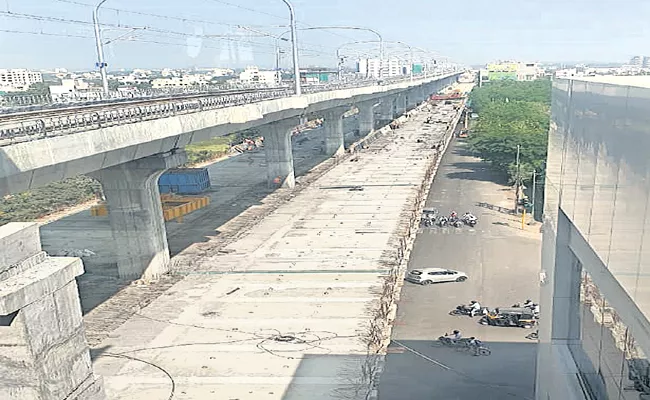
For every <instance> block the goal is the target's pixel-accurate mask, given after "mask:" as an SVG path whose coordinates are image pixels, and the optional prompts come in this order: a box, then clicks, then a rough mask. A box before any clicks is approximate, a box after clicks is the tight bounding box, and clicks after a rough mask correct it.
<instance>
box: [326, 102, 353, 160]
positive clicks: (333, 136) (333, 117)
mask: <svg viewBox="0 0 650 400" xmlns="http://www.w3.org/2000/svg"><path fill="white" fill-rule="evenodd" d="M349 110H350V107H335V108H330V109H329V110H326V111H325V112H324V113H323V116H324V118H325V125H324V126H323V127H324V128H325V150H324V151H325V154H328V155H330V154H331V155H333V156H338V155H341V154H343V152H345V132H343V114H345V113H346V112H347V111H349Z"/></svg>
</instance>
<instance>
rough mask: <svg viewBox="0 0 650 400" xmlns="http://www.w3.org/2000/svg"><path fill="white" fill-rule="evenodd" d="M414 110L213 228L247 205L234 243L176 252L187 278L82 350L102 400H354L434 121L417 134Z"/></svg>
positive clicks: (436, 131)
mask: <svg viewBox="0 0 650 400" xmlns="http://www.w3.org/2000/svg"><path fill="white" fill-rule="evenodd" d="M450 117H451V116H450ZM424 118H425V117H424V116H418V117H414V118H413V119H414V120H412V121H410V122H408V123H407V124H406V125H405V126H404V127H402V128H401V129H399V130H398V131H397V132H396V133H395V134H390V135H387V136H384V137H381V138H379V139H378V140H377V141H376V142H374V143H372V144H371V145H370V147H369V148H368V149H367V150H365V151H363V152H362V153H359V154H358V155H356V156H353V157H352V158H349V159H346V161H343V162H342V163H339V164H338V165H335V166H333V167H332V168H331V169H329V170H328V171H327V172H325V173H324V174H323V175H322V176H320V177H319V178H316V179H315V180H313V181H312V182H311V184H309V185H307V182H306V181H307V179H309V176H310V175H307V176H306V177H305V181H303V183H300V182H299V184H298V186H297V189H296V191H294V192H283V191H282V190H280V191H276V192H275V193H273V194H272V195H270V196H267V197H266V198H265V199H264V201H263V202H261V204H260V205H259V206H258V207H253V209H252V211H250V210H251V209H249V211H247V212H246V213H244V214H242V215H241V216H239V217H238V218H235V219H234V220H232V221H230V222H229V223H228V224H225V225H224V226H222V227H220V228H219V229H220V230H223V231H227V230H229V229H233V230H234V229H235V228H234V227H237V226H238V225H237V224H239V222H238V221H237V220H238V219H254V218H255V213H257V219H256V220H254V221H256V224H255V226H254V227H252V228H251V229H250V230H249V231H247V232H246V233H243V234H241V236H240V237H239V238H238V240H236V241H231V242H230V243H225V244H222V243H220V242H219V238H218V237H213V238H206V239H207V242H205V243H198V244H195V245H192V246H190V247H189V248H188V249H186V250H184V251H182V252H181V254H180V255H179V256H177V257H176V261H177V262H176V264H175V270H176V271H177V272H178V273H180V274H184V275H185V278H184V279H182V280H181V281H179V282H177V283H175V284H173V285H172V286H171V287H170V288H169V289H168V290H167V291H166V292H165V293H164V295H162V296H160V297H158V298H157V299H156V300H154V301H153V302H151V303H150V304H149V305H148V306H147V307H144V308H143V309H142V310H140V311H139V312H137V313H136V315H134V316H133V317H131V318H129V319H128V320H127V321H126V322H125V323H124V324H123V325H121V326H120V327H119V328H117V329H115V330H114V331H112V333H111V334H110V336H108V337H106V338H105V339H104V340H103V341H102V342H101V343H99V344H97V345H96V346H95V348H94V355H95V357H96V359H95V363H94V366H95V370H96V372H97V373H98V374H101V375H102V376H104V379H105V382H106V387H107V390H108V396H109V398H111V399H140V398H147V399H148V398H166V397H168V396H169V395H170V393H171V390H172V387H174V389H173V390H174V393H175V398H179V399H206V398H223V399H240V400H244V399H305V398H308V399H336V398H339V399H361V398H364V396H363V394H364V393H363V388H364V385H363V383H364V379H362V378H363V374H362V373H361V368H362V364H363V363H364V361H365V360H366V356H365V352H366V344H365V343H364V337H365V335H367V329H368V323H369V321H370V320H371V316H372V315H373V310H374V309H376V308H377V307H378V304H377V299H378V297H379V294H380V291H381V288H382V282H383V279H382V276H383V275H384V274H386V273H387V272H388V271H389V270H390V268H391V266H390V263H391V262H394V261H393V260H394V257H395V254H396V250H395V246H396V245H397V239H398V236H397V235H396V233H397V231H398V230H400V229H403V227H404V223H405V221H404V220H403V215H404V213H405V212H406V211H408V210H409V209H410V208H412V207H413V202H414V200H415V198H416V197H417V196H416V195H417V191H418V190H419V187H420V183H421V182H422V179H423V176H424V173H425V170H426V168H427V165H430V164H431V163H432V162H433V157H432V156H433V150H431V145H432V143H435V142H437V141H438V140H439V139H440V136H441V134H442V132H443V129H444V127H443V126H438V127H435V128H433V129H430V130H428V131H424V130H422V129H420V126H421V122H422V120H423V119H424ZM418 138H419V139H424V140H425V143H418V141H417V140H416V139H418ZM319 168H320V166H319ZM213 179H215V178H214V177H213ZM357 185H361V186H362V187H363V189H364V190H362V191H350V188H351V187H353V186H357ZM283 196H284V197H283ZM282 198H291V201H289V202H288V203H284V202H283V204H281V205H279V206H277V207H276V208H275V211H273V212H271V213H270V214H269V215H268V216H266V217H265V218H262V216H263V215H264V212H263V209H265V208H267V207H271V206H272V205H271V204H270V203H271V202H272V201H277V202H279V199H282ZM249 222H250V221H249ZM111 300H113V299H111ZM102 307H103V305H102ZM95 312H96V311H95V310H94V311H93V312H91V313H90V314H89V315H88V316H87V317H86V321H89V320H91V321H97V320H93V319H92V315H93V314H94V313H95ZM87 324H88V325H89V329H94V328H93V327H92V326H90V325H92V323H88V322H87ZM123 357H130V358H127V359H125V358H123Z"/></svg>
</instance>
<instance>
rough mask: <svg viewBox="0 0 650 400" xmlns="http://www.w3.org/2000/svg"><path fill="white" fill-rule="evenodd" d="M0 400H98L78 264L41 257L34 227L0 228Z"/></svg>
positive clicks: (12, 225) (101, 394)
mask: <svg viewBox="0 0 650 400" xmlns="http://www.w3.org/2000/svg"><path fill="white" fill-rule="evenodd" d="M0 251H1V252H2V254H0V354H1V355H2V356H0V371H2V379H0V398H2V399H22V400H27V399H44V400H45V399H47V400H64V399H65V400H82V399H83V400H104V399H105V398H106V395H105V393H104V388H103V382H102V379H101V377H98V376H95V375H94V373H93V369H92V364H91V362H90V350H89V348H88V344H87V342H86V334H85V330H84V324H83V318H82V316H81V304H80V302H79V291H78V289H77V282H76V281H75V277H77V276H79V275H81V274H83V272H84V267H83V264H82V262H81V259H79V258H72V257H49V256H48V255H47V254H45V252H44V251H42V250H41V240H40V234H39V229H38V225H37V224H36V223H22V222H21V223H9V224H7V225H4V226H2V227H0Z"/></svg>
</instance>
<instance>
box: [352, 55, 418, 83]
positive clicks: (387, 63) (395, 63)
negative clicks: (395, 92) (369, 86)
mask: <svg viewBox="0 0 650 400" xmlns="http://www.w3.org/2000/svg"><path fill="white" fill-rule="evenodd" d="M357 64H358V66H359V67H358V71H357V72H359V73H360V74H362V75H365V76H366V78H375V79H377V78H379V77H380V73H379V69H380V62H379V59H378V58H361V59H359V60H358V61H357ZM404 67H406V69H407V70H408V68H409V65H408V63H405V62H403V61H401V60H399V59H397V58H388V59H385V60H384V65H383V71H382V73H381V77H383V78H387V77H391V76H398V75H403V70H404Z"/></svg>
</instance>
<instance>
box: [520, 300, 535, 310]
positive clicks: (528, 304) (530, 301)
mask: <svg viewBox="0 0 650 400" xmlns="http://www.w3.org/2000/svg"><path fill="white" fill-rule="evenodd" d="M534 305H535V304H534V303H533V301H532V300H531V299H528V300H526V301H525V302H524V304H523V305H522V307H524V308H532V307H533V306H534Z"/></svg>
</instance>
